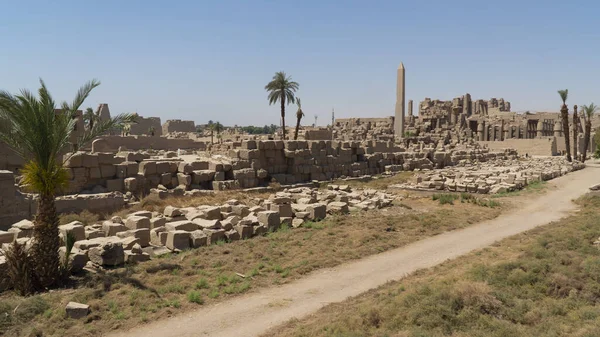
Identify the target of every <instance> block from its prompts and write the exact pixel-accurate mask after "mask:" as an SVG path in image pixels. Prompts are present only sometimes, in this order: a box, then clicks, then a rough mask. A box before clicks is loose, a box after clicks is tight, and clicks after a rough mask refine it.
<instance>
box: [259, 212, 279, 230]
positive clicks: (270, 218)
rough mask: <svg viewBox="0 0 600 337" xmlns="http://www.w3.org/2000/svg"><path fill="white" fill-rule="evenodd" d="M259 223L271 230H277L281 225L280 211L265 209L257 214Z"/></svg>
mask: <svg viewBox="0 0 600 337" xmlns="http://www.w3.org/2000/svg"><path fill="white" fill-rule="evenodd" d="M257 218H258V223H259V224H261V225H263V226H265V227H266V228H267V230H269V231H275V230H277V229H279V227H280V224H281V222H280V219H279V213H278V212H274V211H263V212H258V214H257Z"/></svg>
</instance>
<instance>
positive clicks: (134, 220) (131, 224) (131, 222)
mask: <svg viewBox="0 0 600 337" xmlns="http://www.w3.org/2000/svg"><path fill="white" fill-rule="evenodd" d="M125 226H127V228H129V229H140V228H147V229H150V219H149V218H147V217H145V216H136V215H132V216H129V217H128V218H127V219H126V220H125Z"/></svg>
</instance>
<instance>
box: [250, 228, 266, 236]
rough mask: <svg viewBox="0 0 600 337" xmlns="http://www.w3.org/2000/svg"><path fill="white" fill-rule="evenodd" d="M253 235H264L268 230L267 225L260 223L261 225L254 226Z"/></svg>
mask: <svg viewBox="0 0 600 337" xmlns="http://www.w3.org/2000/svg"><path fill="white" fill-rule="evenodd" d="M252 229H253V231H254V232H253V233H252V235H253V236H259V235H264V234H266V233H267V232H268V230H267V226H263V225H259V226H254V227H253V228H252Z"/></svg>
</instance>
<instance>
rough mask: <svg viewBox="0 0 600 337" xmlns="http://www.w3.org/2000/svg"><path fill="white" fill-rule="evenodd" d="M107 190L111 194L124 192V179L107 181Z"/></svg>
mask: <svg viewBox="0 0 600 337" xmlns="http://www.w3.org/2000/svg"><path fill="white" fill-rule="evenodd" d="M106 189H107V190H108V191H109V192H122V191H124V190H125V182H124V179H109V180H107V181H106Z"/></svg>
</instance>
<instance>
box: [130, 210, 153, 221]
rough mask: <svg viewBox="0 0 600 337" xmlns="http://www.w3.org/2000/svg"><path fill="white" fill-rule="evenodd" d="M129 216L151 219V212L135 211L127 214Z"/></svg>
mask: <svg viewBox="0 0 600 337" xmlns="http://www.w3.org/2000/svg"><path fill="white" fill-rule="evenodd" d="M129 215H130V216H143V217H144V218H148V219H150V218H152V212H150V211H137V212H133V213H131V214H129Z"/></svg>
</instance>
